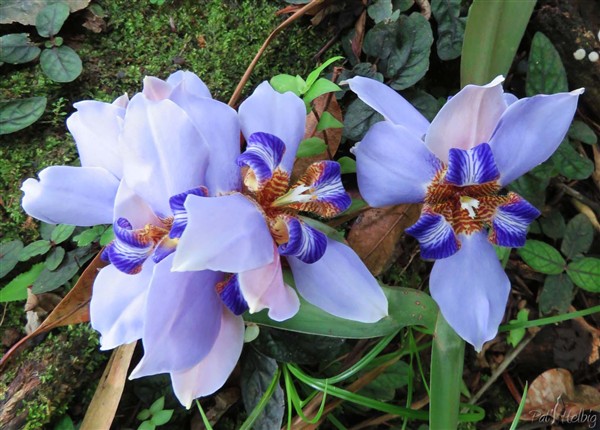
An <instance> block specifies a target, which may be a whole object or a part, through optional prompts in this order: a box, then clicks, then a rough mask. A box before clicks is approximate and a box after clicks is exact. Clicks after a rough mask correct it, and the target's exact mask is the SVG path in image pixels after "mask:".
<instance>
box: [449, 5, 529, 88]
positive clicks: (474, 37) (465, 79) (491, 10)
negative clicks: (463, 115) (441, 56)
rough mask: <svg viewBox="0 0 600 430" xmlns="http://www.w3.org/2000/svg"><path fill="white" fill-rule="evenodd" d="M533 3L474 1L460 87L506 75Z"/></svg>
mask: <svg viewBox="0 0 600 430" xmlns="http://www.w3.org/2000/svg"><path fill="white" fill-rule="evenodd" d="M535 2H536V0H520V1H476V2H473V4H472V5H471V7H470V9H469V16H468V18H467V26H466V27H465V37H464V42H463V48H462V58H461V61H460V84H461V86H462V87H464V86H465V85H468V84H476V85H485V84H487V83H489V82H491V81H492V79H494V78H495V77H496V76H498V75H504V76H506V74H507V73H508V70H509V69H510V66H511V64H512V62H513V59H514V58H515V54H516V53H517V48H518V47H519V44H520V42H521V38H522V37H523V34H525V28H526V27H527V23H528V22H529V18H530V17H531V13H532V12H533V8H534V7H535Z"/></svg>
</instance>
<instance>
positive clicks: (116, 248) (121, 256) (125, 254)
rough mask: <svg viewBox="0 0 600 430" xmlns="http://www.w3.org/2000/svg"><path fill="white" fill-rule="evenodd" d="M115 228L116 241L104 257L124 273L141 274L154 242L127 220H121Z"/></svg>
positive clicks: (116, 223)
mask: <svg viewBox="0 0 600 430" xmlns="http://www.w3.org/2000/svg"><path fill="white" fill-rule="evenodd" d="M113 227H114V231H115V240H113V241H112V243H111V244H110V245H109V246H108V247H107V248H106V250H105V252H104V253H103V257H104V258H107V259H108V260H109V261H110V263H111V264H112V265H113V266H115V267H116V268H117V269H119V270H120V271H121V272H123V273H128V274H130V275H134V274H136V273H139V272H140V271H141V270H142V264H143V263H144V261H146V259H147V258H148V257H149V256H150V254H151V253H152V250H153V248H154V242H153V241H152V239H150V238H149V237H147V236H145V235H144V234H143V230H133V228H132V226H131V224H130V223H129V221H127V220H126V219H125V218H119V219H118V220H117V221H116V222H115V223H114V225H113Z"/></svg>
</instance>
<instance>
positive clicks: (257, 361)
mask: <svg viewBox="0 0 600 430" xmlns="http://www.w3.org/2000/svg"><path fill="white" fill-rule="evenodd" d="M276 371H277V362H276V361H275V360H273V359H272V358H269V357H265V356H264V355H262V354H261V353H259V352H257V351H255V350H254V349H252V348H248V349H247V350H246V353H245V354H244V356H243V360H242V375H241V387H242V400H243V401H244V407H245V409H246V412H247V413H248V414H250V413H251V412H252V410H253V409H254V408H255V407H256V406H257V405H258V403H259V401H260V399H261V397H262V396H263V394H264V393H265V392H266V391H267V388H268V387H269V385H270V384H271V381H272V380H273V377H274V376H275V372H276ZM284 410H285V408H284V401H283V390H282V389H281V387H280V386H279V385H278V386H277V387H276V388H275V392H274V393H273V396H272V397H271V398H270V399H269V402H268V403H267V404H266V406H265V408H264V409H263V410H262V412H261V414H260V415H259V416H258V418H257V419H256V421H254V425H253V427H252V428H255V429H264V430H279V429H280V428H281V423H282V421H283V412H284Z"/></svg>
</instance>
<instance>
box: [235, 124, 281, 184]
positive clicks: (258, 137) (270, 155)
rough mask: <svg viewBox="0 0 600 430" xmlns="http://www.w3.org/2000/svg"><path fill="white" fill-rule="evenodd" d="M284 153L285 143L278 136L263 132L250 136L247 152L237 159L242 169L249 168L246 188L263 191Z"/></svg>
mask: <svg viewBox="0 0 600 430" xmlns="http://www.w3.org/2000/svg"><path fill="white" fill-rule="evenodd" d="M284 153H285V143H283V141H282V140H281V139H280V138H278V137H277V136H275V135H273V134H269V133H261V132H259V133H253V134H252V135H250V137H249V138H248V144H247V146H246V150H245V151H244V153H243V154H241V155H240V156H239V157H238V159H237V163H238V165H239V166H240V167H243V166H248V167H249V170H248V172H247V173H246V175H245V176H244V184H245V185H246V187H248V189H249V190H251V191H258V190H260V189H262V188H263V186H264V185H265V184H266V183H267V182H268V181H269V179H271V177H273V173H274V172H275V169H277V167H278V166H279V164H280V163H281V159H282V158H283V154H284Z"/></svg>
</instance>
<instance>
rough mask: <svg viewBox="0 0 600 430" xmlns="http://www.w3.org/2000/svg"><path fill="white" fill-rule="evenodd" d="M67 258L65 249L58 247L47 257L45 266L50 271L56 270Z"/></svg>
mask: <svg viewBox="0 0 600 430" xmlns="http://www.w3.org/2000/svg"><path fill="white" fill-rule="evenodd" d="M64 258H65V248H63V247H61V246H56V247H55V248H54V249H53V250H52V252H50V254H48V256H47V257H46V261H45V262H44V264H45V265H46V268H47V269H48V270H54V269H56V268H57V267H58V266H59V264H60V263H62V261H63V259H64Z"/></svg>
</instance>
